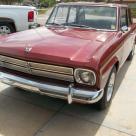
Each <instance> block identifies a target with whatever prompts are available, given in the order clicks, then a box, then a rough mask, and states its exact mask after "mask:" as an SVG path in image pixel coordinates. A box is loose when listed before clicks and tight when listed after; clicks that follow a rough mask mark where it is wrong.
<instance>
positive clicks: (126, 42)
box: [120, 7, 134, 64]
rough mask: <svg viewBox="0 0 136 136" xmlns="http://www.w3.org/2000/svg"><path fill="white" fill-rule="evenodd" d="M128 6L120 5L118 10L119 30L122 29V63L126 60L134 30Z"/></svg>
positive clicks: (132, 41)
mask: <svg viewBox="0 0 136 136" xmlns="http://www.w3.org/2000/svg"><path fill="white" fill-rule="evenodd" d="M131 26H132V21H131V17H130V14H129V11H128V8H125V7H122V8H121V10H120V30H121V31H122V40H123V56H122V64H123V63H124V62H125V61H126V59H127V57H128V55H129V54H130V52H131V50H132V47H133V44H134V32H133V31H134V30H133V29H132V27H131Z"/></svg>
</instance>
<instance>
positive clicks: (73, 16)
mask: <svg viewBox="0 0 136 136" xmlns="http://www.w3.org/2000/svg"><path fill="white" fill-rule="evenodd" d="M76 14H77V8H75V7H71V8H70V12H69V18H68V23H76Z"/></svg>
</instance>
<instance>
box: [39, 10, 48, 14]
mask: <svg viewBox="0 0 136 136" xmlns="http://www.w3.org/2000/svg"><path fill="white" fill-rule="evenodd" d="M47 10H48V8H46V9H45V8H42V9H38V14H39V15H41V14H45V13H46V11H47Z"/></svg>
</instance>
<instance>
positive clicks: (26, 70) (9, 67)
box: [0, 62, 30, 73]
mask: <svg viewBox="0 0 136 136" xmlns="http://www.w3.org/2000/svg"><path fill="white" fill-rule="evenodd" d="M0 66H1V67H5V68H8V69H11V70H12V69H13V70H16V71H21V72H24V73H30V71H29V69H28V68H26V67H21V66H17V65H13V64H10V63H6V62H0Z"/></svg>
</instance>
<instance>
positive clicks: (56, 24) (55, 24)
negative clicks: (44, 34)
mask: <svg viewBox="0 0 136 136" xmlns="http://www.w3.org/2000/svg"><path fill="white" fill-rule="evenodd" d="M46 25H54V26H60V27H65V26H64V25H62V24H58V23H47V24H46Z"/></svg>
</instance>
